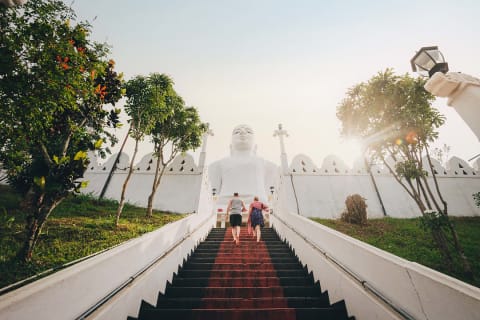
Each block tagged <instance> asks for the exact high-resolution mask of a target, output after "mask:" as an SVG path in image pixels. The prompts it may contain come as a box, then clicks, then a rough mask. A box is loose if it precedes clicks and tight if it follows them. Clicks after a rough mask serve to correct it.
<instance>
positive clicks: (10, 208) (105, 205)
mask: <svg viewBox="0 0 480 320" xmlns="http://www.w3.org/2000/svg"><path fill="white" fill-rule="evenodd" d="M20 200H21V198H20V197H19V196H18V195H16V194H14V193H12V192H11V191H10V189H9V188H7V187H5V186H0V288H2V287H4V286H7V285H8V284H11V283H14V282H17V281H19V280H22V279H25V278H27V277H29V276H32V275H34V274H36V273H39V272H42V271H44V270H48V269H51V268H56V267H59V266H61V265H63V264H65V263H68V262H71V261H74V260H76V259H79V258H82V257H85V256H88V255H91V254H93V253H96V252H98V251H101V250H103V249H107V248H110V247H112V246H115V245H117V244H119V243H122V242H124V241H126V240H128V239H131V238H135V237H138V236H139V235H141V234H144V233H146V232H150V231H153V230H155V229H157V228H159V227H161V226H163V225H165V224H167V223H170V222H173V221H176V220H179V219H182V218H184V217H185V216H186V215H184V214H172V213H162V212H154V213H153V217H152V218H146V217H145V209H144V208H139V207H134V206H131V205H128V204H127V205H125V207H124V209H123V212H122V217H121V219H120V226H119V227H118V228H116V227H115V226H114V223H115V214H116V210H117V202H116V201H112V200H102V201H99V200H95V199H93V198H92V197H89V196H76V197H70V198H68V199H66V200H64V201H63V202H62V203H61V204H60V205H59V206H58V207H57V208H56V209H55V210H54V211H53V212H52V214H51V215H50V217H49V218H48V220H47V222H46V224H45V225H44V227H43V230H42V233H41V235H40V239H39V242H38V244H37V246H36V248H35V250H34V253H33V259H32V262H31V263H28V264H22V263H19V262H17V261H15V260H13V258H14V257H15V255H16V253H17V251H18V250H19V248H20V247H21V245H22V244H23V239H24V228H25V213H24V212H21V211H19V210H18V208H19V202H20Z"/></svg>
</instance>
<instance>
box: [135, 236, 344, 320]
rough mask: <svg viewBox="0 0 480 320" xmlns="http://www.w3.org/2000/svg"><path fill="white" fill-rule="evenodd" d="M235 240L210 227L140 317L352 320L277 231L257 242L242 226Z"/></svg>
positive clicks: (143, 307)
mask: <svg viewBox="0 0 480 320" xmlns="http://www.w3.org/2000/svg"><path fill="white" fill-rule="evenodd" d="M232 240H233V239H232V234H231V232H230V229H221V228H215V229H212V231H211V232H210V233H209V235H208V236H207V237H206V239H205V240H204V241H202V242H201V243H199V244H198V246H197V247H196V248H195V250H194V251H192V252H191V254H190V255H189V256H188V257H187V259H186V260H185V261H184V263H183V266H181V267H180V268H179V269H178V272H177V273H175V274H174V276H173V280H172V283H168V284H167V287H166V289H165V293H164V294H163V293H160V294H159V295H158V299H157V305H156V306H152V305H150V304H148V303H146V302H145V301H142V306H141V308H140V314H139V319H140V320H150V319H173V320H182V319H198V320H201V319H208V320H215V319H222V320H223V319H227V320H243V319H248V320H256V319H275V320H277V319H287V320H288V319H306V320H310V319H332V320H333V319H336V320H338V319H353V318H348V316H347V312H346V307H345V303H344V302H343V301H340V302H337V303H335V304H333V305H331V304H330V299H329V297H328V292H323V293H322V291H321V288H320V284H319V282H316V283H314V279H313V274H312V273H308V270H307V269H306V267H304V266H303V265H302V264H301V263H300V261H299V259H298V257H297V256H296V255H295V252H294V251H293V250H291V248H290V247H289V245H288V244H287V243H286V242H284V241H282V240H281V239H280V238H279V237H278V235H277V234H276V232H275V230H273V229H271V228H265V229H262V240H261V241H260V242H257V241H256V239H255V238H254V237H252V236H251V235H248V234H247V231H246V228H242V231H241V234H240V244H238V245H237V244H235V243H234V242H233V241H232ZM129 319H131V320H133V319H134V318H129Z"/></svg>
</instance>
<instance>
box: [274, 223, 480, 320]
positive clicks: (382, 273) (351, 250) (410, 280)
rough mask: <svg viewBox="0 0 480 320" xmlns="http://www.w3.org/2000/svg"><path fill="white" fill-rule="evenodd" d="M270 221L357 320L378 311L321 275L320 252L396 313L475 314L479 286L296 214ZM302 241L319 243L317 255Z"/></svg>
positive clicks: (450, 316) (446, 316) (437, 316)
mask: <svg viewBox="0 0 480 320" xmlns="http://www.w3.org/2000/svg"><path fill="white" fill-rule="evenodd" d="M272 220H273V221H274V227H275V228H276V229H279V233H280V234H281V235H282V236H284V237H286V238H287V239H288V241H289V242H290V241H292V246H294V248H295V249H296V253H297V254H298V255H299V258H300V259H301V260H302V262H303V263H306V264H307V265H308V267H309V268H310V269H311V270H314V275H315V277H316V278H317V279H319V280H320V282H321V285H322V288H325V289H328V290H329V292H333V295H330V296H331V297H332V296H333V297H336V298H338V299H345V300H346V303H347V308H348V309H349V311H350V312H351V313H352V314H354V315H355V316H356V317H357V319H371V318H375V317H374V315H375V316H378V313H377V314H373V313H371V312H370V313H369V310H366V308H365V306H364V304H365V302H362V303H358V301H355V299H356V298H355V297H349V296H350V295H349V294H348V292H346V291H348V290H345V288H340V289H339V288H338V284H335V283H332V281H330V280H331V279H326V278H324V277H323V273H322V272H323V271H322V270H321V269H319V268H318V267H317V266H316V264H318V262H317V261H318V257H319V256H323V257H321V259H323V260H325V259H326V258H325V257H326V256H328V257H330V258H331V259H330V260H331V261H333V262H334V264H337V268H338V265H340V266H342V267H343V268H344V269H346V270H343V271H349V272H351V273H352V274H353V275H351V277H354V278H356V279H355V280H356V282H357V283H358V282H360V283H362V286H364V287H365V286H367V288H368V290H369V291H371V292H372V293H374V294H375V295H377V297H378V296H381V297H383V302H382V303H384V304H386V306H387V307H388V304H390V306H389V308H391V307H392V306H393V307H394V308H393V309H396V310H395V313H397V314H398V315H399V316H401V317H402V318H414V319H425V320H426V319H478V315H479V314H480V289H479V288H476V287H473V286H471V285H468V284H466V283H464V282H461V281H459V280H457V279H454V278H452V277H449V276H446V275H444V274H441V273H439V272H436V271H434V270H432V269H429V268H426V267H424V266H421V265H419V264H417V263H413V262H410V261H407V260H405V259H402V258H399V257H397V256H395V255H392V254H390V253H387V252H385V251H383V250H380V249H378V248H375V247H373V246H370V245H368V244H366V243H363V242H361V241H358V240H356V239H353V238H351V237H349V236H346V235H344V234H342V233H340V232H337V231H335V230H332V229H330V228H328V227H325V226H323V225H321V224H318V223H315V222H313V221H311V220H309V219H307V218H305V217H302V216H299V215H295V214H282V215H281V216H276V215H273V216H272ZM286 221H288V223H287V222H286ZM305 241H307V243H311V244H312V245H313V246H314V247H316V248H317V250H313V251H316V252H317V253H316V254H312V253H309V254H306V251H307V250H305V246H307V243H305ZM293 243H295V245H293ZM311 251H312V250H308V252H311ZM314 256H315V258H313V257H314ZM315 270H318V271H317V272H315ZM315 273H317V274H315ZM367 309H368V308H367ZM370 309H371V310H373V309H372V308H370ZM380 318H382V317H380ZM382 319H386V318H385V317H384V318H382Z"/></svg>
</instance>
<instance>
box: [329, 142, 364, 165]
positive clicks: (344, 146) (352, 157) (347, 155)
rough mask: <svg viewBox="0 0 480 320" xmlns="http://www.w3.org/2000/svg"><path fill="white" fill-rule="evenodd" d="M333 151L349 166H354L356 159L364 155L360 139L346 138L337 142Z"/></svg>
mask: <svg viewBox="0 0 480 320" xmlns="http://www.w3.org/2000/svg"><path fill="white" fill-rule="evenodd" d="M332 153H333V154H335V155H337V156H338V157H339V158H340V159H342V160H343V161H344V162H345V164H346V165H347V166H348V167H350V168H352V167H353V164H354V163H355V161H356V160H358V159H359V158H360V157H361V155H362V146H361V143H360V141H358V140H345V141H343V142H341V143H339V144H337V145H336V146H335V148H334V149H333V150H332Z"/></svg>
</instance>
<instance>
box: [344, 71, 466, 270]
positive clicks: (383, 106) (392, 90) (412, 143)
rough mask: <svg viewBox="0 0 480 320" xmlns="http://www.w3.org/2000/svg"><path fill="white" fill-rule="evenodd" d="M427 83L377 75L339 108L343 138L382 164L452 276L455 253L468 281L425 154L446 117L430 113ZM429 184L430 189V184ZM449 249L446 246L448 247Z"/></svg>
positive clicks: (355, 89) (390, 74) (386, 73)
mask: <svg viewBox="0 0 480 320" xmlns="http://www.w3.org/2000/svg"><path fill="white" fill-rule="evenodd" d="M424 84H425V80H424V79H422V78H412V77H410V76H409V75H403V76H397V75H395V74H394V73H393V72H392V70H389V69H387V70H386V71H384V72H379V73H378V74H377V75H376V76H374V77H373V78H371V79H370V80H369V81H368V82H367V83H360V84H358V85H356V86H354V87H353V88H351V89H350V90H349V91H348V92H347V94H346V97H345V98H344V100H343V101H342V102H341V103H340V104H339V105H338V107H337V117H338V119H340V121H341V123H342V128H341V134H342V135H343V136H356V137H360V138H362V139H363V140H364V141H365V147H366V153H367V156H368V157H370V158H371V159H372V160H376V161H380V163H382V164H383V165H384V166H385V167H387V168H388V170H389V171H390V173H391V174H392V175H393V177H394V178H395V179H396V181H397V182H398V183H399V184H400V185H401V186H402V187H403V189H404V190H405V191H406V192H407V193H408V194H409V196H410V197H411V198H412V199H413V200H414V201H415V203H416V204H417V206H418V208H419V210H420V212H421V214H422V216H423V222H424V225H425V226H426V227H427V228H428V229H429V230H430V232H431V233H432V236H433V238H434V240H435V242H436V244H437V246H438V248H439V250H440V252H441V254H442V256H443V258H444V260H445V262H446V264H447V266H449V268H450V270H451V269H452V268H453V256H452V247H453V250H454V251H455V252H456V253H457V254H458V257H460V260H461V262H462V263H463V268H464V272H465V273H466V274H467V276H470V277H471V276H472V272H471V268H470V264H469V262H468V259H467V257H466V256H465V254H464V252H463V249H462V247H461V246H460V243H459V241H458V235H457V233H456V231H455V229H454V227H453V225H452V223H451V222H450V220H449V219H448V211H447V208H448V207H447V202H446V201H445V199H444V198H443V196H442V193H441V191H440V188H439V185H438V181H437V178H436V175H435V171H434V169H433V165H432V161H431V156H430V152H429V146H430V144H431V143H432V142H433V141H435V139H437V138H438V131H437V129H438V128H439V127H440V126H441V125H442V124H443V123H444V121H445V120H444V116H443V115H441V114H440V113H439V112H438V111H437V110H435V109H434V108H432V106H431V102H432V101H433V100H434V96H433V95H431V94H430V93H428V92H427V91H426V90H425V89H424V88H423V86H424ZM429 176H430V177H431V178H432V181H433V188H432V187H431V184H429V183H428V177H429ZM449 244H450V245H449Z"/></svg>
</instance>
